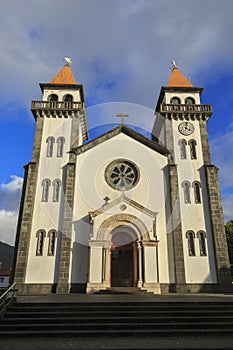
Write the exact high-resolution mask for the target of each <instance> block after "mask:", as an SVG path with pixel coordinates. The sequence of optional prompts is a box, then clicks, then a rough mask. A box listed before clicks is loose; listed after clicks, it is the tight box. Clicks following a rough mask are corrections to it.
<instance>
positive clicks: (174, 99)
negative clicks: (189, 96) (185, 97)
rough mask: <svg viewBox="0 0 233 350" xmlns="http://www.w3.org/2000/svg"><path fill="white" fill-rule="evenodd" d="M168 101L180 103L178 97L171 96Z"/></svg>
mask: <svg viewBox="0 0 233 350" xmlns="http://www.w3.org/2000/svg"><path fill="white" fill-rule="evenodd" d="M170 103H171V104H173V105H180V99H179V97H172V98H171V100H170Z"/></svg>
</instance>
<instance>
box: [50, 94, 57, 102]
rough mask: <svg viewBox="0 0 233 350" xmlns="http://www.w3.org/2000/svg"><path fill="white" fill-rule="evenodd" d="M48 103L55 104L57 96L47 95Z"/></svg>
mask: <svg viewBox="0 0 233 350" xmlns="http://www.w3.org/2000/svg"><path fill="white" fill-rule="evenodd" d="M48 101H50V102H56V101H58V96H57V95H56V94H51V95H49V97H48Z"/></svg>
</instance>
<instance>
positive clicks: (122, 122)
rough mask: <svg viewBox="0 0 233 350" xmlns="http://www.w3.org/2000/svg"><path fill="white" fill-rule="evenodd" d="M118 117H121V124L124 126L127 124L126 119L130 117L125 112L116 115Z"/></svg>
mask: <svg viewBox="0 0 233 350" xmlns="http://www.w3.org/2000/svg"><path fill="white" fill-rule="evenodd" d="M116 116H117V117H121V124H124V122H125V119H124V118H125V117H128V116H129V115H128V114H126V113H125V112H121V114H117V115H116Z"/></svg>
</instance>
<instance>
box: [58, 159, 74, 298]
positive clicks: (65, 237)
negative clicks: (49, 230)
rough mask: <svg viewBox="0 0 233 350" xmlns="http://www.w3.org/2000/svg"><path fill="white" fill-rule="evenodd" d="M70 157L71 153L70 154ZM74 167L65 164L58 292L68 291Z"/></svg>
mask: <svg viewBox="0 0 233 350" xmlns="http://www.w3.org/2000/svg"><path fill="white" fill-rule="evenodd" d="M70 158H72V155H70ZM75 168H76V163H75V162H72V163H71V162H70V163H68V164H67V166H66V177H65V178H66V186H65V203H64V218H63V228H62V238H61V248H60V261H59V275H58V285H57V291H56V292H57V293H58V294H67V293H69V289H70V286H69V270H70V253H71V233H72V220H73V204H74V186H75Z"/></svg>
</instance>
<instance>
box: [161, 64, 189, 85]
mask: <svg viewBox="0 0 233 350" xmlns="http://www.w3.org/2000/svg"><path fill="white" fill-rule="evenodd" d="M167 86H172V87H173V86H174V87H175V86H179V87H188V86H193V84H192V83H191V82H190V81H189V80H188V79H187V78H186V77H185V76H184V75H183V74H182V73H181V72H180V71H179V69H178V68H177V67H174V68H173V69H172V73H171V75H170V78H169V80H168V83H167Z"/></svg>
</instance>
